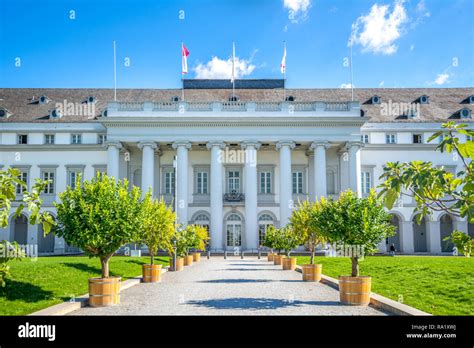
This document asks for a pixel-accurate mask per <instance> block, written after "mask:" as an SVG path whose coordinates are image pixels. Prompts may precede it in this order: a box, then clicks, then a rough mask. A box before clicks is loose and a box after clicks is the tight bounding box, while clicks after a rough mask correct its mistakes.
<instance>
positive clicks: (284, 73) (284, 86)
mask: <svg viewBox="0 0 474 348" xmlns="http://www.w3.org/2000/svg"><path fill="white" fill-rule="evenodd" d="M283 45H284V48H283V50H284V52H285V70H283V101H286V41H283Z"/></svg>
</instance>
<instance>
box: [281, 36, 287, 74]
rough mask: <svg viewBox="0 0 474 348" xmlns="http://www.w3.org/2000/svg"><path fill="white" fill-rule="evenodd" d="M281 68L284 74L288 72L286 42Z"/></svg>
mask: <svg viewBox="0 0 474 348" xmlns="http://www.w3.org/2000/svg"><path fill="white" fill-rule="evenodd" d="M280 70H281V73H282V74H285V73H286V43H285V48H284V49H283V58H282V59H281V64H280Z"/></svg>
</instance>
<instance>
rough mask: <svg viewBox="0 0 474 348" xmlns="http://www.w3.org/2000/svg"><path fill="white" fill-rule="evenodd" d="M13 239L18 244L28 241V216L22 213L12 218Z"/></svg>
mask: <svg viewBox="0 0 474 348" xmlns="http://www.w3.org/2000/svg"><path fill="white" fill-rule="evenodd" d="M13 240H14V241H15V242H17V243H18V244H27V243H28V218H27V217H26V216H25V215H23V214H22V215H20V216H17V217H16V218H15V219H14V220H13Z"/></svg>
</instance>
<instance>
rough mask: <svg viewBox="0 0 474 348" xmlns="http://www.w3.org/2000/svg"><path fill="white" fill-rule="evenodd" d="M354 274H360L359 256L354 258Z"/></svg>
mask: <svg viewBox="0 0 474 348" xmlns="http://www.w3.org/2000/svg"><path fill="white" fill-rule="evenodd" d="M352 276H353V277H358V276H359V258H358V257H353V258H352Z"/></svg>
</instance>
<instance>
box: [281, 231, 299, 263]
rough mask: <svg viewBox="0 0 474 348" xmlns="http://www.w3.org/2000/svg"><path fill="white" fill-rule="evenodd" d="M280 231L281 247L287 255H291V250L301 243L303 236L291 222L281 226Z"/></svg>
mask: <svg viewBox="0 0 474 348" xmlns="http://www.w3.org/2000/svg"><path fill="white" fill-rule="evenodd" d="M278 232H279V233H278V235H279V239H280V246H281V249H282V250H284V251H285V255H286V256H290V252H291V250H293V249H294V248H296V247H297V246H298V245H300V244H301V238H300V236H299V235H298V234H296V233H295V231H294V229H293V226H291V225H290V224H288V225H286V226H283V227H281V228H279V229H278Z"/></svg>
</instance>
